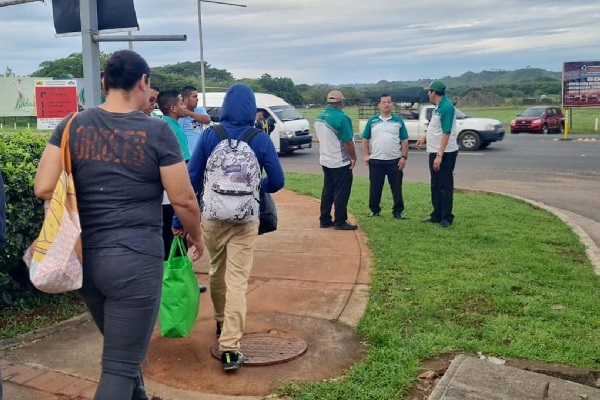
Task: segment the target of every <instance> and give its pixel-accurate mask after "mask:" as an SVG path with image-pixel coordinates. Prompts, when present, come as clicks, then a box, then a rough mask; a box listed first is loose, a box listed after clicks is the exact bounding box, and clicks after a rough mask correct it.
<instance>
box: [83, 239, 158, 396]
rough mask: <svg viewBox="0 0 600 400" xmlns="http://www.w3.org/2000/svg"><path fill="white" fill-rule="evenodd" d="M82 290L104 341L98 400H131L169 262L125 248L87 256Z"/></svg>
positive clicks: (88, 252) (92, 251)
mask: <svg viewBox="0 0 600 400" xmlns="http://www.w3.org/2000/svg"><path fill="white" fill-rule="evenodd" d="M83 260H84V261H83V286H82V288H81V289H80V290H79V292H80V294H81V296H82V297H83V300H84V301H85V304H86V305H87V307H88V309H89V310H90V313H91V314H92V317H93V318H94V322H95V323H96V325H97V326H98V329H100V332H101V333H102V335H103V336H104V345H103V349H102V375H101V377H100V382H99V384H98V388H97V390H96V395H95V397H94V399H95V400H108V399H110V400H121V399H122V400H131V399H132V395H133V393H134V390H136V388H137V387H138V386H139V385H140V382H141V373H140V366H141V363H142V361H143V360H144V358H145V357H146V352H147V350H148V345H149V343H150V338H151V336H152V330H153V329H154V325H155V323H156V318H157V314H158V307H159V304H160V293H161V287H162V276H163V260H162V259H161V258H160V257H157V256H149V255H146V254H141V253H138V252H135V251H133V250H130V249H127V248H124V247H121V248H99V249H86V250H84V252H83Z"/></svg>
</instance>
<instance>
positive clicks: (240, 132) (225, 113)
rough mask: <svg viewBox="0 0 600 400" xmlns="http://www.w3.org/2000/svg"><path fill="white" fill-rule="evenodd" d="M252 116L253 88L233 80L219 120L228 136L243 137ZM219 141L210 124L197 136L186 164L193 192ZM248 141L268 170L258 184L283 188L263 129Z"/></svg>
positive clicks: (280, 171)
mask: <svg viewBox="0 0 600 400" xmlns="http://www.w3.org/2000/svg"><path fill="white" fill-rule="evenodd" d="M255 117H256V99H255V97H254V92H253V91H252V89H251V88H250V87H249V86H247V85H244V84H242V83H236V84H234V85H232V86H231V87H230V88H229V89H227V92H226V93H225V99H224V100H223V107H222V108H221V120H220V123H221V126H222V127H223V128H225V131H226V132H227V134H228V135H229V137H230V138H231V139H240V138H241V137H242V136H244V134H245V133H246V132H248V130H249V129H250V128H253V127H254V119H255ZM219 142H220V139H219V135H217V132H216V131H215V130H214V129H213V128H212V127H209V128H207V129H206V130H205V131H204V133H203V134H202V136H200V140H199V141H198V145H197V146H196V148H195V149H194V153H193V154H192V158H190V162H189V164H188V172H189V174H190V180H191V182H192V186H193V187H194V191H195V192H196V193H202V189H203V187H202V185H203V183H204V170H205V169H206V162H207V160H208V158H209V157H210V153H212V151H213V150H214V148H215V147H217V145H218V144H219ZM248 144H249V145H250V147H251V148H252V150H253V151H254V154H256V158H257V159H258V164H259V165H260V167H261V169H262V170H264V171H265V172H266V173H267V176H265V177H263V178H262V181H261V187H262V188H263V190H264V191H265V192H267V193H275V192H276V191H278V190H279V189H281V188H282V187H283V185H284V182H285V181H284V176H283V169H282V168H281V164H280V163H279V157H278V156H277V150H275V146H274V145H273V142H272V141H271V138H270V137H269V135H267V134H266V133H265V132H261V133H259V134H257V135H256V136H255V137H254V138H253V139H252V140H250V143H248ZM173 227H174V228H176V229H179V228H181V223H180V222H179V220H178V219H177V216H175V217H174V218H173Z"/></svg>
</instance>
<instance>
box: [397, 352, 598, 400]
mask: <svg viewBox="0 0 600 400" xmlns="http://www.w3.org/2000/svg"><path fill="white" fill-rule="evenodd" d="M457 355H458V353H447V354H442V355H440V356H439V357H435V358H431V359H428V360H425V361H424V362H423V364H422V365H421V369H420V370H419V378H418V379H417V380H416V381H415V382H414V383H413V385H412V386H411V388H410V390H409V391H408V393H407V394H406V396H405V397H404V398H403V400H427V399H428V398H429V396H430V395H431V393H432V392H433V390H434V389H435V387H436V385H437V384H438V382H439V381H440V379H441V378H442V376H444V373H445V372H446V370H447V369H448V367H449V366H450V363H452V360H454V358H455V357H456V356H457ZM471 356H473V357H478V355H476V354H471ZM504 365H507V366H510V367H514V368H520V369H522V370H525V371H531V372H536V373H538V374H544V375H549V376H552V377H555V378H559V379H564V380H568V381H572V382H576V383H579V384H582V385H586V386H590V387H594V388H598V389H600V370H596V369H592V368H580V367H572V366H570V365H562V364H550V363H544V362H540V361H529V360H519V359H506V364H504Z"/></svg>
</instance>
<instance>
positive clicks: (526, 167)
mask: <svg viewBox="0 0 600 400" xmlns="http://www.w3.org/2000/svg"><path fill="white" fill-rule="evenodd" d="M593 137H594V135H573V136H570V139H572V140H560V139H561V138H562V136H560V135H546V136H544V135H532V134H520V135H507V137H506V138H505V139H504V140H503V141H502V142H499V143H492V144H491V145H490V147H489V148H487V149H485V150H481V151H477V152H461V153H460V154H459V156H458V160H457V165H456V169H455V185H456V187H460V188H470V189H480V190H490V191H499V192H506V193H510V194H513V195H517V196H522V197H525V198H528V199H532V200H536V201H540V202H543V203H546V204H548V205H551V206H553V207H557V208H560V209H562V210H565V211H566V212H567V213H569V214H570V215H571V216H573V217H574V218H577V219H578V221H577V222H578V223H579V224H580V225H581V226H582V227H583V228H584V230H586V232H587V233H588V235H590V237H592V239H593V240H594V241H595V242H596V243H597V244H600V231H599V229H598V223H600V135H598V137H597V138H596V140H595V141H590V140H589V139H590V138H593ZM582 138H588V141H580V140H578V139H582ZM357 150H358V153H359V155H358V157H359V160H362V151H361V150H360V144H357ZM281 163H282V165H283V168H284V170H286V171H295V172H308V173H321V167H320V166H319V159H318V143H314V147H313V148H312V149H307V150H302V151H299V152H297V153H294V154H291V155H284V156H282V157H281ZM355 174H356V175H357V176H367V175H368V169H367V167H366V166H365V165H364V163H363V162H359V165H358V166H357V168H356V170H355ZM405 180H406V181H408V182H428V181H429V172H428V167H427V155H426V153H425V152H424V151H422V150H421V151H419V150H416V149H413V148H411V150H410V153H409V160H408V163H407V167H406V170H405ZM586 220H587V222H591V223H589V224H586Z"/></svg>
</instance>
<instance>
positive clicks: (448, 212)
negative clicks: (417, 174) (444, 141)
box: [429, 151, 458, 223]
mask: <svg viewBox="0 0 600 400" xmlns="http://www.w3.org/2000/svg"><path fill="white" fill-rule="evenodd" d="M457 155H458V151H453V152H450V153H444V155H443V156H442V165H441V166H440V170H439V171H437V172H436V171H434V170H433V161H434V160H435V157H436V153H429V173H430V174H431V205H432V206H433V211H432V212H431V214H430V216H431V219H432V220H434V221H436V222H441V221H448V222H450V223H452V221H453V220H454V214H452V199H453V196H454V165H455V164H456V156H457Z"/></svg>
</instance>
